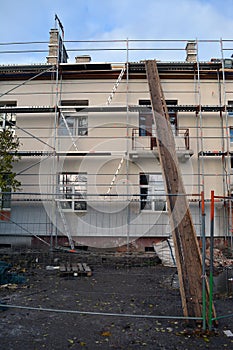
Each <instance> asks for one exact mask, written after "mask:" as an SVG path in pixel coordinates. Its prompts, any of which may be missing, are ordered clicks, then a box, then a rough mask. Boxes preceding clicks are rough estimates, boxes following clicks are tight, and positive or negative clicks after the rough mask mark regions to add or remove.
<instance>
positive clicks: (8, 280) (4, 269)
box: [0, 261, 26, 285]
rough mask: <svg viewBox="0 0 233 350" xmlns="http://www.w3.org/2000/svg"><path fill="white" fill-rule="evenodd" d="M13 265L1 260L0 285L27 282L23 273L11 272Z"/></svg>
mask: <svg viewBox="0 0 233 350" xmlns="http://www.w3.org/2000/svg"><path fill="white" fill-rule="evenodd" d="M11 268H12V265H10V264H8V263H6V262H5V261H0V285H5V284H6V285H9V284H18V283H25V281H26V279H25V277H24V276H23V275H21V274H20V275H19V274H17V273H16V272H11V271H10V269H11Z"/></svg>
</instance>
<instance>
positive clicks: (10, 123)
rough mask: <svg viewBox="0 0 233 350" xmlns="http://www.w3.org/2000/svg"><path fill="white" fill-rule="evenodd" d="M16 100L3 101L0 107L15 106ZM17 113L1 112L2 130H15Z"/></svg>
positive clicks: (0, 128)
mask: <svg viewBox="0 0 233 350" xmlns="http://www.w3.org/2000/svg"><path fill="white" fill-rule="evenodd" d="M16 105H17V103H16V101H1V102H0V107H15V106H16ZM15 124H16V114H15V113H4V112H3V113H1V112H0V131H2V130H6V129H10V130H12V131H13V133H14V132H15Z"/></svg>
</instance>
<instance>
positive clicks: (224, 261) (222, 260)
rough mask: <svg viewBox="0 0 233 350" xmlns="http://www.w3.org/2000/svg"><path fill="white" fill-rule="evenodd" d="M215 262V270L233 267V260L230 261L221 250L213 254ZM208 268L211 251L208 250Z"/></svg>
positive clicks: (206, 261) (216, 250)
mask: <svg viewBox="0 0 233 350" xmlns="http://www.w3.org/2000/svg"><path fill="white" fill-rule="evenodd" d="M213 261H214V268H216V269H217V268H221V267H229V266H231V265H232V266H233V259H228V258H226V257H225V256H224V254H223V253H222V252H221V250H219V249H216V248H215V249H214V254H213ZM205 263H206V266H208V267H209V266H210V249H207V250H206V260H205Z"/></svg>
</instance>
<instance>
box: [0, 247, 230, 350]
mask: <svg viewBox="0 0 233 350" xmlns="http://www.w3.org/2000/svg"><path fill="white" fill-rule="evenodd" d="M71 259H72V261H76V260H77V261H79V262H80V261H81V262H87V263H88V265H89V266H90V267H91V269H92V271H93V273H92V276H90V277H87V276H77V277H74V276H63V277H62V276H60V274H59V271H58V270H48V268H47V269H46V266H52V265H53V266H57V265H59V263H61V262H66V261H70V260H71ZM0 260H4V261H8V262H11V263H12V264H13V266H14V267H15V269H16V271H17V272H18V273H23V274H24V276H25V277H26V283H24V284H17V285H8V286H2V287H1V288H0V300H1V302H2V303H6V308H1V311H0V318H1V321H0V349H1V350H11V349H12V350H29V349H30V350H41V349H50V350H53V349H54V350H56V349H57V350H59V349H62V350H63V349H72V350H75V349H90V350H95V349H97V350H98V349H101V350H104V349H117V350H120V349H125V350H130V349H132V350H133V349H155V350H162V349H163V350H169V349H176V350H185V349H192V350H195V349H215V350H218V349H225V348H229V349H232V348H233V337H227V335H226V334H225V333H224V330H230V331H232V332H233V322H232V317H224V318H222V319H220V320H219V325H218V328H217V329H214V330H213V331H212V332H211V333H210V332H205V334H204V333H203V332H202V331H201V328H199V327H198V326H197V325H196V326H189V325H187V324H186V323H185V321H184V320H180V319H177V316H183V314H182V308H181V300H180V293H179V289H178V288H177V286H176V284H175V283H172V281H173V280H174V278H175V277H176V276H175V272H176V270H175V269H174V268H168V267H164V266H162V265H161V264H159V263H158V261H157V260H156V259H155V258H154V257H153V255H152V256H150V255H144V256H141V257H135V256H128V257H124V258H123V257H121V256H116V255H114V256H112V255H111V256H110V255H107V256H106V255H103V254H102V253H101V254H94V255H93V254H90V253H84V252H83V253H80V254H75V255H72V257H70V255H67V254H59V253H56V254H52V255H51V254H41V253H33V254H32V253H30V254H27V253H25V254H22V253H20V254H13V255H12V254H6V253H4V254H0ZM20 271H21V272H20ZM7 304H8V305H13V306H22V307H26V308H25V309H24V308H14V307H13V308H11V307H7ZM232 306H233V299H232V296H231V295H229V294H228V295H225V296H221V297H218V298H216V299H215V307H216V310H217V314H218V316H227V315H230V314H232V313H233V307H232ZM33 308H36V309H33ZM38 308H40V310H38ZM88 313H89V314H88ZM138 315H145V316H146V317H139V316H138ZM153 316H159V317H155V318H154V317H153ZM167 316H170V317H171V316H173V317H174V318H170V319H167V318H163V317H167ZM160 317H162V318H160Z"/></svg>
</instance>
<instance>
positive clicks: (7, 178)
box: [0, 129, 21, 209]
mask: <svg viewBox="0 0 233 350" xmlns="http://www.w3.org/2000/svg"><path fill="white" fill-rule="evenodd" d="M18 148H19V139H18V137H17V136H14V134H13V131H12V130H10V129H3V130H1V131H0V193H1V209H3V208H9V207H10V198H11V195H10V192H11V191H14V192H15V191H16V190H18V189H19V188H20V186H21V183H20V182H19V181H18V180H17V179H16V173H14V172H13V164H14V163H15V162H17V161H18V160H19V159H20V156H19V155H18Z"/></svg>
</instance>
